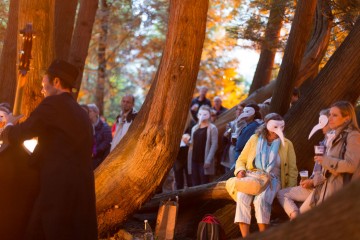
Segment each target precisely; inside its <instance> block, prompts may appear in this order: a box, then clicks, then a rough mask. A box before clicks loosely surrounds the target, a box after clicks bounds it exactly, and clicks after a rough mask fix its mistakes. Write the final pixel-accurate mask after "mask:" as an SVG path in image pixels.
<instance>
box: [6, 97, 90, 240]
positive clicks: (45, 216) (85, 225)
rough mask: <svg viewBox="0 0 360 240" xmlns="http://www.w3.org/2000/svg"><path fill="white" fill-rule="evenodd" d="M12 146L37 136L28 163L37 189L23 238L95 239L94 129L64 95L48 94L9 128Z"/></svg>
mask: <svg viewBox="0 0 360 240" xmlns="http://www.w3.org/2000/svg"><path fill="white" fill-rule="evenodd" d="M3 135H4V137H5V139H8V141H9V142H10V144H16V143H18V142H19V141H20V142H22V141H24V140H25V139H29V138H32V137H38V145H37V146H36V148H35V150H34V153H33V154H32V159H31V164H33V165H34V166H36V167H37V168H38V169H39V174H40V191H39V194H38V196H37V199H36V202H35V206H34V209H33V212H32V215H31V219H30V222H29V225H28V231H27V234H26V238H27V239H52V240H53V239H61V240H62V239H97V223H96V210H95V188H94V174H93V170H92V163H91V147H92V140H93V138H92V125H91V123H90V120H89V117H88V115H87V113H86V112H85V111H84V110H83V109H82V108H81V107H80V106H79V105H78V104H77V103H76V101H75V100H74V99H73V97H72V96H71V95H70V94H68V93H63V94H60V95H55V96H49V97H47V98H45V99H44V100H43V101H42V102H41V103H40V105H39V106H38V107H37V108H36V109H35V110H34V111H33V112H32V113H31V115H30V117H29V118H28V119H27V120H26V121H25V122H23V123H20V124H18V125H16V126H12V127H7V128H6V129H5V130H4V132H3Z"/></svg>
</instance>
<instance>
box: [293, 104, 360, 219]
mask: <svg viewBox="0 0 360 240" xmlns="http://www.w3.org/2000/svg"><path fill="white" fill-rule="evenodd" d="M328 124H329V127H330V129H331V131H330V132H329V133H328V134H327V138H326V146H327V149H326V152H325V154H324V155H323V156H315V157H314V160H315V163H317V164H320V165H321V167H322V170H321V174H319V177H318V178H319V180H318V179H316V178H314V185H315V186H317V185H318V184H317V182H321V181H322V182H324V183H323V184H322V185H320V187H315V189H314V190H313V191H312V192H311V193H310V195H309V196H308V198H307V199H306V200H305V202H304V203H303V204H302V206H301V208H300V213H303V212H306V211H307V210H309V209H311V208H312V207H314V206H318V205H319V204H321V203H322V202H323V201H325V200H326V199H327V198H328V197H330V196H331V195H333V194H334V193H335V192H337V191H339V190H340V189H341V188H342V187H343V186H344V185H345V184H347V183H349V182H350V181H354V180H356V179H359V178H360V132H359V127H358V124H357V121H356V117H355V111H354V107H353V105H352V104H351V103H349V102H347V101H338V102H335V103H334V104H333V105H332V106H331V108H330V114H329V123H328ZM288 211H289V212H290V211H291V209H290V210H288Z"/></svg>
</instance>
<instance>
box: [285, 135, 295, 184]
mask: <svg viewBox="0 0 360 240" xmlns="http://www.w3.org/2000/svg"><path fill="white" fill-rule="evenodd" d="M288 144H289V146H288V154H287V156H288V162H289V182H288V184H287V186H288V187H295V186H296V185H297V176H298V169H297V166H296V155H295V150H294V146H293V144H292V142H291V141H288Z"/></svg>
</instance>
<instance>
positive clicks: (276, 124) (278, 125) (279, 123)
mask: <svg viewBox="0 0 360 240" xmlns="http://www.w3.org/2000/svg"><path fill="white" fill-rule="evenodd" d="M284 127H285V122H284V121H283V120H270V121H268V122H267V124H266V128H267V130H269V131H270V132H274V133H276V135H278V137H279V138H280V140H281V143H282V145H283V146H284V145H285V140H284V133H283V131H284Z"/></svg>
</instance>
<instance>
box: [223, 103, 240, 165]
mask: <svg viewBox="0 0 360 240" xmlns="http://www.w3.org/2000/svg"><path fill="white" fill-rule="evenodd" d="M245 106H246V105H245V104H239V105H237V107H236V112H235V114H236V119H235V120H233V121H231V122H229V123H228V124H227V125H226V129H225V132H224V137H223V145H224V151H223V154H222V157H221V165H223V166H224V167H225V172H228V171H230V169H231V167H232V166H233V165H234V164H235V161H236V159H235V145H236V140H237V138H238V136H239V134H240V132H241V130H242V129H243V128H244V127H245V126H246V121H245V120H244V119H241V118H239V116H240V114H241V113H243V110H244V107H245Z"/></svg>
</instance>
